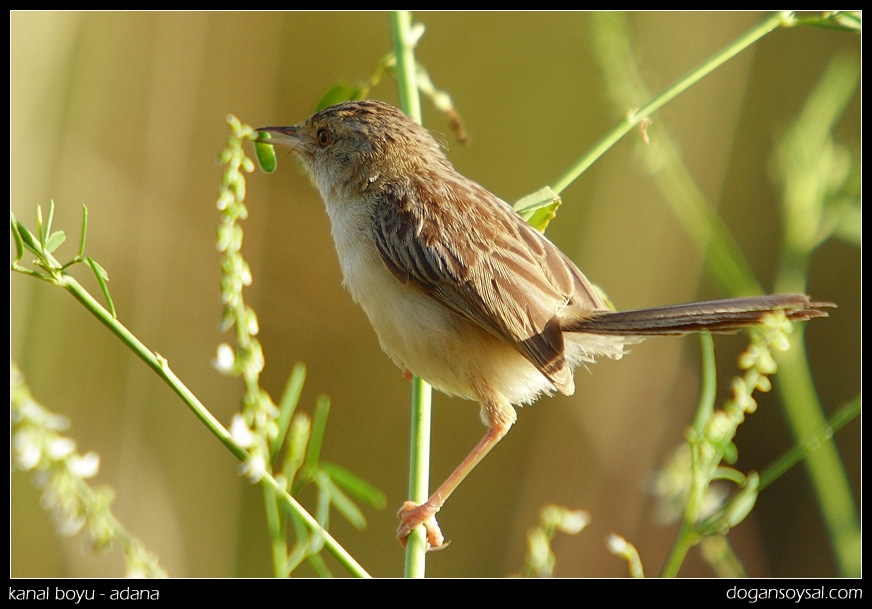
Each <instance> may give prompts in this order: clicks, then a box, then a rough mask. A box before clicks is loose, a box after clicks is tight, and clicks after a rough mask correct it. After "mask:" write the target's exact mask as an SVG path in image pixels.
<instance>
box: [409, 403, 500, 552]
mask: <svg viewBox="0 0 872 609" xmlns="http://www.w3.org/2000/svg"><path fill="white" fill-rule="evenodd" d="M481 411H482V419H484V420H485V422H486V423H487V425H488V430H487V433H486V434H484V437H483V438H482V439H481V441H480V442H479V443H478V444H477V445H476V446H475V448H473V449H472V451H471V452H470V453H469V454H468V455H467V456H466V458H465V459H464V460H463V462H462V463H461V464H460V465H458V466H457V469H455V470H454V471H453V472H452V473H451V475H450V476H448V478H447V479H446V480H445V482H443V483H442V484H441V485H440V486H439V488H438V489H436V492H435V493H433V494H432V495H430V498H429V499H428V500H427V501H425V502H424V503H421V504H418V503H415V502H414V501H406V502H405V503H404V504H403V507H401V508H400V511H399V513H398V514H397V516H398V517H399V518H400V520H401V522H400V528H399V529H397V538H398V539H399V540H400V543H401V544H403V547H406V539H407V538H408V536H409V533H411V532H412V529H414V528H415V527H417V526H419V525H424V528H425V529H426V531H427V542H428V543H429V544H430V548H432V549H438V548H439V547H441V546H442V544H443V543H444V537H443V536H442V531H441V530H440V529H439V524H438V523H437V522H436V512H438V511H439V510H440V509H441V508H442V506H443V505H444V504H445V500H446V499H448V497H449V496H450V495H451V493H453V492H454V490H455V489H456V488H457V487H458V486H459V485H460V483H461V482H463V479H464V478H466V476H467V475H469V472H471V471H472V470H473V469H475V466H476V465H478V463H479V462H480V461H481V460H482V459H484V457H485V455H487V454H488V453H489V452H490V450H491V449H492V448H493V447H494V446H496V444H497V442H499V441H500V440H502V438H503V436H504V435H506V433H507V432H508V431H509V429H510V428H511V427H512V424H513V423H514V422H515V419H516V418H517V415H516V413H515V409H514V408H512V406H511V405H509V404H506V403H505V402H503V401H502V400H499V401H498V400H493V399H489V400H487V401H484V400H483V401H482V409H481Z"/></svg>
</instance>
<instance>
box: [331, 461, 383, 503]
mask: <svg viewBox="0 0 872 609" xmlns="http://www.w3.org/2000/svg"><path fill="white" fill-rule="evenodd" d="M321 469H322V470H324V471H325V472H327V474H329V475H330V479H331V480H333V482H335V483H336V484H337V485H339V486H341V487H342V488H343V489H345V490H346V491H348V492H349V493H351V494H352V495H354V496H355V497H357V498H358V499H360V500H361V501H365V502H367V503H368V504H370V505H371V506H373V507H375V508H376V509H379V510H383V509H384V508H385V505H387V499H386V498H385V494H384V493H383V492H381V491H380V490H379V489H377V488H376V487H374V486H373V485H371V484H370V483H369V482H367V481H366V480H364V479H363V478H361V477H360V476H358V475H357V474H354V473H352V472H350V471H348V470H347V469H345V468H344V467H341V466H339V465H335V464H333V463H321Z"/></svg>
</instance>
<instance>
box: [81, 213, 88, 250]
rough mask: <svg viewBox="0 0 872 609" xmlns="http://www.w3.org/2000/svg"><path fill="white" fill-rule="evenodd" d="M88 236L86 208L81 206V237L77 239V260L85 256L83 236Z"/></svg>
mask: <svg viewBox="0 0 872 609" xmlns="http://www.w3.org/2000/svg"><path fill="white" fill-rule="evenodd" d="M87 234H88V206H87V205H82V237H81V238H80V239H79V258H82V257H83V256H84V255H85V235H87Z"/></svg>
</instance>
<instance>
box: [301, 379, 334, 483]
mask: <svg viewBox="0 0 872 609" xmlns="http://www.w3.org/2000/svg"><path fill="white" fill-rule="evenodd" d="M329 412H330V398H329V397H327V396H326V395H319V396H318V402H317V404H315V414H314V415H313V416H312V433H311V434H310V436H309V448H308V450H307V451H306V464H305V466H304V467H305V468H312V469H314V468H316V467H317V466H318V459H319V457H320V454H321V444H322V442H323V441H324V429H325V428H326V427H327V414H328V413H329Z"/></svg>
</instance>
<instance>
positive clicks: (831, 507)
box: [777, 330, 862, 577]
mask: <svg viewBox="0 0 872 609" xmlns="http://www.w3.org/2000/svg"><path fill="white" fill-rule="evenodd" d="M802 335H803V333H802V331H801V330H800V331H799V332H797V333H796V335H795V336H792V337H791V341H790V342H791V348H790V350H789V351H787V352H786V353H782V354H781V355H780V356H779V358H778V364H779V374H778V376H779V377H780V380H779V383H778V385H777V387H778V392H779V394H780V395H781V399H782V401H783V403H784V405H785V408H784V411H785V413H786V414H787V420H788V422H789V423H790V426H791V428H792V430H793V437H794V438H796V439H797V441H800V442H801V441H802V440H804V439H805V438H809V437H813V436H814V434H815V432H816V431H817V430H819V429H822V428H824V427H826V426H827V422H826V420H825V419H824V414H823V407H822V406H821V404H820V401H819V400H818V396H817V392H816V391H815V387H814V381H813V380H812V377H811V370H809V366H808V359H807V358H806V352H805V344H804V342H803V340H802ZM805 462H806V466H807V467H808V472H809V476H810V478H811V480H812V486H813V487H814V491H815V494H816V495H817V500H818V504H819V505H820V508H821V514H822V516H823V520H824V522H825V523H826V526H827V529H828V530H829V533H830V540H831V543H832V544H833V550H834V552H835V557H836V562H837V563H838V566H839V573H840V574H841V575H842V577H860V575H861V571H860V565H861V564H862V560H861V552H860V550H861V533H860V524H859V519H858V517H857V511H856V507H855V505H854V496H853V494H852V493H851V485H850V483H849V482H848V478H847V474H846V472H845V468H844V465H843V464H842V460H841V457H840V456H839V452H838V450H837V449H836V445H835V443H834V442H833V441H832V439H831V438H830V439H828V440H827V441H825V442H822V443H821V444H820V446H818V447H817V450H812V451H809V452H808V453H807V454H806V455H805Z"/></svg>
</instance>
